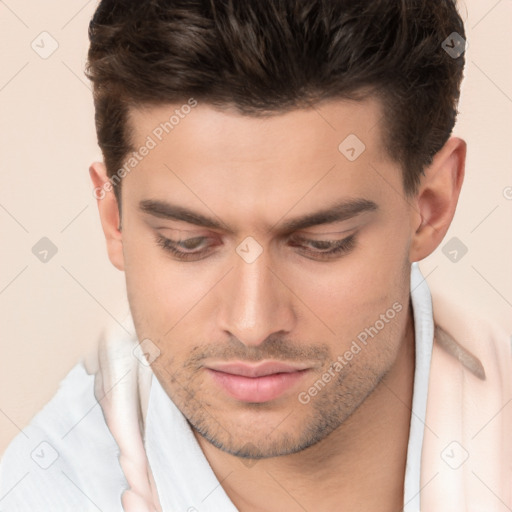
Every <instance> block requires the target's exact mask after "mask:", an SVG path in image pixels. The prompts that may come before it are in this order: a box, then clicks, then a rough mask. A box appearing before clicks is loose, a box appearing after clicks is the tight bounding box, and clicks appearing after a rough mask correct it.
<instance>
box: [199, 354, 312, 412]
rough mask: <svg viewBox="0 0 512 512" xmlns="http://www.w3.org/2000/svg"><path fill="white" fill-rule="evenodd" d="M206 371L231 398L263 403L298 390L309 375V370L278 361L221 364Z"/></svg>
mask: <svg viewBox="0 0 512 512" xmlns="http://www.w3.org/2000/svg"><path fill="white" fill-rule="evenodd" d="M205 369H206V371H207V372H208V374H209V375H210V376H211V378H212V380H213V382H214V383H215V385H216V386H218V387H220V388H221V389H222V390H223V391H224V392H225V393H226V394H227V395H229V396H230V397H231V398H235V399H236V400H239V401H242V402H252V403H262V402H268V401H271V400H275V399H276V398H278V397H280V396H281V395H283V394H284V393H285V392H286V391H288V390H290V389H291V388H293V387H295V386H296V385H297V383H298V382H299V381H300V380H302V378H303V377H304V375H305V374H307V373H308V371H309V369H310V366H308V365H306V364H303V365H297V364H288V363H281V362H278V361H265V362H262V363H259V364H247V363H242V362H218V363H215V364H210V365H208V366H207V367H206V368H205Z"/></svg>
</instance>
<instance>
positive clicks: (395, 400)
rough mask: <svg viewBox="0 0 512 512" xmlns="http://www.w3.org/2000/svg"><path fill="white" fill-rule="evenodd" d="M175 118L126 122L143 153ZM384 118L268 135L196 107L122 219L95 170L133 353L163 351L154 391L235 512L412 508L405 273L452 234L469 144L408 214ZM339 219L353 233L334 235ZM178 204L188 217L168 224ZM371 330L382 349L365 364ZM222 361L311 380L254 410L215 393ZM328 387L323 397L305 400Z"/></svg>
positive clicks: (362, 117)
mask: <svg viewBox="0 0 512 512" xmlns="http://www.w3.org/2000/svg"><path fill="white" fill-rule="evenodd" d="M179 107H180V106H179V105H172V106H169V105H167V106H161V107H154V108H151V109H145V110H137V111H135V110H134V111H133V112H132V118H131V122H132V126H133V127H134V141H135V147H136V148H140V147H141V146H143V145H144V144H146V142H145V141H147V140H148V139H147V137H148V136H152V137H153V138H155V137H156V136H155V131H154V130H155V128H156V127H158V126H159V123H161V122H163V121H165V120H166V119H168V118H169V115H170V114H172V112H173V110H174V109H175V108H179ZM381 120H382V113H381V110H380V106H379V104H378V103H377V102H376V101H374V100H370V99H369V100H365V101H363V102H359V103H355V102H347V101H340V100H338V101H330V102H325V103H324V104H322V105H318V106H316V107H315V108H314V109H306V110H296V111H293V112H289V113H287V114H280V115H278V116H275V117H271V118H266V119H255V118H249V117H244V116H241V115H239V114H237V113H236V112H234V111H231V110H227V111H223V112H220V111H217V110H214V109H213V108H211V107H210V106H208V105H204V104H198V105H197V106H195V107H194V108H193V109H191V111H190V112H189V113H187V115H186V116H183V117H182V118H180V121H179V124H177V125H176V126H174V128H173V129H172V131H170V132H169V133H167V134H164V135H163V136H162V140H157V143H156V144H155V147H153V148H151V149H150V150H149V151H143V152H144V153H146V154H145V155H144V156H143V158H141V159H140V161H138V162H137V164H136V166H135V167H134V168H133V170H131V171H130V172H129V173H127V175H126V176H125V177H124V178H123V180H122V199H121V202H122V218H120V215H119V211H118V204H117V202H116V199H115V196H114V194H113V192H112V190H111V189H110V188H109V187H108V186H107V185H106V184H108V178H107V176H106V172H105V167H104V165H103V164H102V163H98V162H96V163H93V164H92V165H91V167H90V174H91V178H92V181H93V184H94V186H95V187H104V188H103V189H102V190H105V191H106V194H104V197H102V198H101V199H99V200H98V206H99V211H100V217H101V222H102V226H103V230H104V233H105V237H106V241H107V249H108V254H109V258H110V260H111V262H112V263H113V264H114V265H115V266H116V267H117V268H118V269H120V270H123V271H124V272H125V273H126V282H127V290H128V298H129V301H130V308H131V311H132V315H133V318H134V323H135V327H136V331H137V335H138V337H139V339H140V340H142V339H145V338H149V339H150V340H152V342H153V343H154V344H155V346H157V347H158V349H159V350H160V356H159V357H158V358H157V359H156V360H155V361H154V362H153V363H152V368H153V371H154V373H155V375H156V376H157V378H158V379H159V381H160V382H161V384H162V386H163V388H164V389H165V390H166V392H167V393H168V395H169V396H170V397H171V399H172V400H173V401H174V402H175V403H176V405H177V406H178V408H179V409H180V410H181V411H182V413H183V414H184V415H185V417H186V418H187V419H188V421H189V423H190V424H191V426H192V428H193V429H194V433H195V435H196V438H197V440H198V442H199V444H200V446H201V448H202V450H203V452H204V454H205V456H206V458H207V459H208V461H209V463H210V465H211V466H212V468H213V470H214V472H215V473H216V475H217V477H218V479H219V481H220V482H221V485H222V486H223V488H224V489H225V491H226V493H227V494H228V496H229V497H230V499H231V500H232V501H233V503H234V504H235V506H236V507H237V508H238V509H239V510H241V511H243V512H252V511H265V512H274V511H276V512H277V511H282V510H289V511H295V510H297V511H303V510H308V511H312V510H315V511H327V510H329V511H330V510H365V511H369V512H371V511H379V512H382V511H390V512H393V511H398V510H400V509H401V508H402V507H403V481H404V473H405V458H406V454H407V440H408V432H409V422H410V414H411V413H410V408H411V400H412V386H413V377H414V325H413V319H412V316H411V309H410V303H409V301H410V296H409V285H410V284H409V283H410V264H411V262H413V261H419V260H421V259H423V258H425V257H426V256H428V255H429V254H430V253H431V252H432V251H433V250H434V249H435V248H436V247H437V246H438V245H439V243H440V242H441V240H442V239H443V237H444V235H445V233H446V231H447V229H448V227H449V225H450V222H451V220H452V218H453V214H454V211H455V207H456V204H457V199H458V195H459V191H460V187H461V185H462V180H463V175H464V163H465V154H466V145H465V143H464V141H462V140H461V139H458V138H456V137H452V138H450V139H449V140H448V141H447V143H446V144H445V146H444V147H443V148H442V149H441V150H440V151H439V152H438V153H437V154H436V155H435V157H434V160H433V162H432V164H431V165H430V166H429V167H428V169H426V170H425V176H423V177H422V179H421V184H420V187H419V189H418V191H417V193H416V194H415V195H414V196H411V195H409V196H407V194H406V193H405V191H404V189H403V184H402V174H401V169H400V167H399V165H398V164H397V163H396V162H395V161H393V159H392V158H391V157H390V156H389V155H388V154H387V152H386V150H385V148H384V147H383V144H382V142H381V140H382V134H381V124H382V123H381ZM157 133H158V132H157ZM350 134H355V135H356V136H357V137H358V139H360V140H361V141H363V143H364V145H365V149H364V151H362V152H361V151H360V149H359V150H357V151H355V153H357V154H356V158H355V159H352V160H351V159H349V158H347V153H346V152H345V153H344V150H343V147H342V149H341V150H340V149H339V145H340V143H342V141H344V140H345V139H346V137H347V136H348V135H350ZM349 140H350V139H349ZM356 142H357V141H356ZM342 146H343V145H342ZM356 146H357V144H356ZM349 147H354V140H353V139H352V140H351V142H350V144H349ZM141 153H142V152H141ZM348 155H349V156H350V157H353V156H354V152H351V151H349V153H348ZM118 186H119V185H118ZM156 202H158V204H157V203H156ZM163 203H165V204H163ZM339 203H343V204H344V206H343V207H342V209H343V210H344V213H345V215H344V216H343V217H339V216H338V218H337V219H333V218H332V213H333V211H330V214H331V217H330V219H326V218H325V214H326V210H333V207H334V206H335V205H338V209H337V212H338V213H339V212H340V208H339ZM169 205H173V206H179V207H180V208H181V210H180V212H181V213H183V209H184V208H185V209H187V211H188V216H187V217H183V215H182V217H181V219H179V220H178V219H177V218H176V217H171V215H170V206H169ZM354 205H356V207H354ZM361 205H363V207H361ZM165 212H166V213H165ZM176 212H177V210H176V208H174V210H173V211H172V212H171V213H172V214H173V215H174V216H175V215H176ZM191 212H192V213H194V214H196V217H197V214H199V215H201V216H203V217H208V218H209V219H210V221H211V222H210V223H209V225H206V224H201V225H200V223H199V220H198V219H197V218H195V219H193V218H192V217H191V215H190V213H191ZM319 212H322V213H323V214H324V218H323V220H322V221H320V220H319V218H318V217H317V219H316V223H315V222H314V223H313V224H311V223H310V225H308V226H307V227H304V226H302V227H300V226H299V227H298V225H297V224H296V223H295V224H294V225H293V226H292V224H290V223H289V222H290V221H292V220H294V221H298V219H299V218H300V219H302V220H304V217H306V216H310V215H311V214H313V213H319ZM120 223H121V229H119V227H120ZM287 223H288V224H287ZM292 227H293V229H291V228H292ZM352 235H353V236H352ZM351 236H352V240H350V239H349V238H350V237H351ZM158 237H165V238H167V239H170V240H172V241H173V242H172V247H174V248H175V249H178V250H179V251H180V253H179V254H177V253H172V254H171V253H170V252H169V249H166V248H164V247H163V246H162V245H161V243H160V244H159V243H158V240H157V239H158ZM247 237H252V239H253V240H254V241H255V242H256V244H254V242H251V243H252V244H253V245H252V246H251V248H250V251H252V254H253V255H254V254H255V253H254V251H255V250H256V249H255V247H256V248H258V247H259V249H261V251H260V253H259V254H257V256H256V257H255V258H254V259H253V260H252V261H250V262H248V261H247V260H245V259H244V258H242V257H241V254H243V253H241V252H240V250H239V251H237V248H238V249H240V247H242V248H245V250H246V251H247V250H248V247H249V246H248V245H247V243H248V242H247ZM347 240H348V241H347ZM333 247H341V249H340V250H339V251H338V252H332V251H331V253H329V252H328V251H329V250H331V249H332V248H333ZM381 315H388V316H386V318H385V320H386V321H385V322H383V321H382V322H381V323H380V324H378V323H376V322H378V321H379V319H381V318H383V317H382V316H381ZM388 317H392V318H388ZM381 325H382V328H381V327H380V326H381ZM372 326H379V327H378V329H376V330H377V331H378V332H376V333H374V336H372V337H371V338H368V340H367V341H368V342H367V343H366V344H364V345H363V344H361V343H359V345H360V346H359V348H360V350H359V351H357V350H354V345H353V343H354V341H355V340H358V339H359V338H358V336H361V333H363V332H368V331H367V329H369V328H370V327H372ZM363 336H364V335H363ZM351 347H352V348H351ZM351 350H353V352H356V353H353V355H352V356H350V355H349V356H348V357H347V358H346V359H344V363H343V365H341V367H340V366H338V367H337V368H335V367H334V362H335V361H337V360H338V357H339V356H342V355H344V354H347V351H348V352H350V351H351ZM226 361H227V362H233V361H234V362H241V363H245V364H248V365H255V364H257V363H261V362H269V361H275V362H280V363H287V364H289V365H295V366H297V367H298V366H300V367H301V368H303V369H304V371H303V372H301V373H300V375H299V374H298V373H297V379H296V380H294V381H293V382H294V383H293V384H292V385H290V386H289V387H287V388H286V389H285V390H284V391H282V392H279V393H277V394H276V396H272V397H271V398H268V399H263V398H261V396H262V395H261V394H260V395H258V396H259V399H256V398H255V399H254V400H253V401H252V400H248V399H241V398H240V397H238V398H236V397H234V396H232V395H231V394H230V393H229V392H227V391H226V389H225V388H224V387H223V386H222V385H220V384H219V381H218V380H216V375H218V372H217V373H216V370H214V369H213V368H212V367H213V366H215V365H216V364H218V363H219V362H220V363H222V362H226ZM326 374H329V375H330V377H327V378H326V377H325V375H326ZM319 379H324V383H325V381H327V382H326V383H325V386H324V385H323V384H322V386H320V387H319V389H317V391H316V392H315V391H310V390H311V389H312V388H314V387H315V385H317V386H318V380H319ZM315 383H316V384H315ZM258 389H259V388H258ZM301 393H302V394H301ZM255 396H256V395H255ZM300 397H302V398H303V399H302V401H301V400H300V399H299V398H300ZM304 397H309V398H308V399H307V400H304Z"/></svg>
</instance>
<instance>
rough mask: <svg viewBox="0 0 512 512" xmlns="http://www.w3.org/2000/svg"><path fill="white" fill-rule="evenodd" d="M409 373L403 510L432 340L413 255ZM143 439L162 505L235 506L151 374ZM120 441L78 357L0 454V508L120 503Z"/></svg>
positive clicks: (412, 509) (188, 511)
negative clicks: (413, 352)
mask: <svg viewBox="0 0 512 512" xmlns="http://www.w3.org/2000/svg"><path fill="white" fill-rule="evenodd" d="M411 301H412V307H413V314H414V329H415V346H416V360H415V374H414V388H413V401H412V414H411V424H410V435H409V444H408V450H407V461H406V472H405V482H404V487H405V489H404V512H418V511H419V510H420V506H419V499H420V496H419V492H420V463H421V449H422V444H423V429H424V422H425V412H426V403H427V391H428V378H429V370H430V359H431V353H432V343H433V331H434V326H433V318H432V304H431V296H430V291H429V289H428V286H427V284H426V282H425V280H424V278H423V276H422V275H421V272H420V270H419V268H418V264H417V263H413V264H412V268H411ZM145 448H146V453H147V457H148V460H149V464H150V466H151V470H152V473H153V476H154V479H155V482H156V485H157V488H158V494H159V499H160V504H161V506H162V509H163V510H164V512H178V511H183V512H196V511H197V512H236V511H237V509H236V507H235V506H234V504H233V503H232V502H231V500H230V499H229V497H228V496H227V494H226V493H225V491H224V489H223V488H222V486H221V484H220V483H219V481H218V479H217V477H216V476H215V474H214V473H213V470H212V469H211V467H210V465H209V463H208V461H207V459H206V458H205V456H204V454H203V452H202V450H201V448H200V446H199V444H198V443H197V440H196V439H195V437H194V434H193V433H192V430H191V428H190V426H189V424H188V422H187V420H186V419H185V417H184V416H183V415H182V413H181V412H180V411H179V409H178V408H177V407H176V406H175V405H174V403H173V402H172V401H171V400H170V398H169V397H168V395H167V394H166V392H165V391H164V389H163V388H162V387H161V385H160V383H159V381H158V379H157V378H156V377H155V376H153V377H152V383H151V391H150V397H149V402H148V410H147V417H146V431H145ZM118 454H119V450H118V447H117V444H116V442H115V440H114V438H113V437H112V434H111V433H110V431H109V429H108V427H107V425H106V424H105V420H104V418H103V414H102V410H101V407H100V405H99V404H98V402H97V401H96V398H95V397H94V376H93V375H88V374H87V373H86V371H85V368H84V366H83V364H82V363H79V364H77V365H76V366H75V367H74V368H73V369H72V370H71V371H70V372H69V374H68V375H67V376H66V378H65V379H64V380H63V381H62V382H61V384H60V386H59V390H58V391H57V393H56V394H55V396H54V397H53V398H52V400H50V402H49V403H48V404H47V405H46V406H45V407H44V408H43V409H42V411H41V412H39V413H38V414H37V415H36V416H35V417H34V419H33V420H32V422H31V423H30V425H29V426H27V427H26V428H25V429H23V431H22V432H21V433H20V434H18V436H16V438H15V439H14V440H13V441H12V443H11V444H10V445H9V446H8V448H7V450H6V452H5V453H4V455H3V457H2V460H1V464H0V512H38V511H44V512H48V511H52V512H60V511H88V510H91V511H93V510H94V511H97V510H101V511H104V512H110V511H114V512H118V511H119V512H120V511H122V506H121V494H122V493H123V491H124V490H125V489H126V488H127V487H128V486H127V483H126V479H125V478H124V475H123V472H122V471H121V467H120V465H119V461H118Z"/></svg>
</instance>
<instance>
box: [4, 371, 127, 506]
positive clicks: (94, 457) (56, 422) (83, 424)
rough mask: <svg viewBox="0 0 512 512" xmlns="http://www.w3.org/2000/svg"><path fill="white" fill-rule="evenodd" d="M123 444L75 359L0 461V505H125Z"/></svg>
mask: <svg viewBox="0 0 512 512" xmlns="http://www.w3.org/2000/svg"><path fill="white" fill-rule="evenodd" d="M118 455H119V450H118V447H117V444H116V443H115V441H114V439H113V437H112V435H111V433H110V431H109V429H108V427H107V425H106V423H105V420H104V418H103V413H102V409H101V406H100V404H99V403H98V401H97V400H96V398H95V396H94V375H90V374H88V373H87V372H86V370H85V367H84V365H83V364H82V363H79V364H77V365H76V366H74V367H73V368H72V370H71V371H70V372H69V373H68V374H67V376H66V377H65V378H64V379H63V380H62V381H61V383H60V385H59V389H58V391H57V392H56V394H55V395H54V396H53V398H52V399H51V400H50V401H49V402H48V403H47V404H46V405H45V407H44V408H43V409H42V410H41V411H40V412H39V413H38V414H37V415H36V416H35V417H34V418H33V420H32V421H31V422H30V424H29V425H28V426H27V427H26V428H24V429H23V431H21V432H20V433H19V434H18V435H17V436H16V437H15V438H14V440H13V441H12V442H11V443H10V444H9V446H8V447H7V450H6V451H5V453H4V454H3V456H2V458H1V461H0V509H2V510H9V511H13V512H14V511H31V512H34V511H47V510H52V511H60V510H62V511H64V510H89V509H91V510H92V509H94V510H97V508H99V509H102V510H113V511H115V510H121V501H120V496H121V493H122V491H123V490H124V489H125V488H126V487H127V485H126V482H125V479H124V476H123V473H122V471H121V468H120V465H119V461H118Z"/></svg>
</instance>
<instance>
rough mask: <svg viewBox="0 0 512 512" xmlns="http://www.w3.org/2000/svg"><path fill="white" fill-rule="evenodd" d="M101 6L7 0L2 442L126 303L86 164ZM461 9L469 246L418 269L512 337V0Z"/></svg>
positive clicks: (1, 208)
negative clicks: (90, 62)
mask: <svg viewBox="0 0 512 512" xmlns="http://www.w3.org/2000/svg"><path fill="white" fill-rule="evenodd" d="M96 3H97V2H96V1H91V0H90V1H89V2H83V3H82V2H79V1H72V2H64V1H56V0H54V1H48V2H44V5H41V4H40V3H39V2H35V1H32V2H27V1H22V0H6V2H0V33H1V34H2V38H3V44H2V58H1V64H2V65H1V66H0V123H1V125H0V126H1V128H0V129H1V138H0V140H1V147H2V152H1V184H2V186H1V187H0V224H1V233H2V250H1V262H2V263H1V265H0V311H1V322H2V323H1V325H2V338H1V342H0V343H1V346H0V348H1V351H0V354H1V356H0V453H2V452H3V450H4V449H5V446H6V445H7V443H8V442H9V440H10V439H12V438H13V437H14V436H15V435H16V434H17V433H18V432H19V431H20V429H22V428H23V427H24V426H25V425H26V424H27V423H28V422H29V420H30V418H31V417H32V416H33V415H34V414H35V413H36V412H37V411H38V410H39V409H40V408H41V407H42V406H43V405H44V404H45V403H46V402H47V401H48V399H49V398H50V397H51V396H52V395H53V394H54V392H55V390H56V389H57V386H58V383H59V381H60V380H61V379H62V378H63V377H64V376H65V375H66V373H67V372H68V371H69V370H70V368H71V367H72V366H73V365H74V364H75V363H76V362H77V361H78V360H79V358H80V357H81V356H82V355H83V354H85V353H86V352H87V351H89V350H90V349H91V348H92V347H93V346H94V344H95V343H96V340H97V337H98V335H99V333H100V330H101V328H102V326H104V325H105V324H106V323H107V322H108V321H109V320H111V317H114V318H116V319H122V318H123V316H124V315H126V313H127V311H128V309H127V308H128V306H127V304H126V299H125V288H124V276H123V274H122V273H120V272H118V271H117V270H116V269H115V268H114V267H113V266H111V264H110V262H109V261H108V259H107V255H106V250H105V246H104V242H103V235H102V232H101V228H100V224H99V220H98V215H97V209H96V204H95V200H94V199H93V197H92V194H91V185H90V183H89V175H88V166H89V164H90V162H92V161H93V160H99V159H100V158H101V154H100V152H99V149H98V147H97V145H96V136H95V132H94V123H93V120H94V111H93V105H92V98H91V91H90V87H89V84H88V82H87V80H86V79H85V77H84V76H83V67H84V64H85V58H86V53H87V46H88V40H87V26H88V23H89V19H90V17H91V16H92V14H93V12H94V9H95V7H96ZM461 11H462V15H463V18H464V20H465V21H466V31H467V39H468V48H467V54H466V57H467V64H466V78H465V81H464V84H463V91H462V99H461V103H460V111H461V114H460V118H459V121H458V124H457V126H456V128H455V130H454V134H455V135H458V136H461V137H462V138H464V139H465V140H466V141H467V142H468V159H467V171H466V172H467V175H466V181H465V185H464V189H463V193H462V198H461V201H460V205H459V209H458V213H457V214H456V217H455V220H454V222H453V225H452V227H451V229H450V232H449V233H448V235H447V237H446V239H445V241H444V242H443V244H442V246H444V244H445V243H446V242H447V241H448V240H450V239H451V238H452V237H457V238H459V239H460V240H461V241H462V242H463V243H464V244H465V245H466V246H467V247H468V252H467V254H466V255H465V256H464V257H463V258H462V259H460V261H458V262H457V263H453V262H452V261H450V260H449V259H448V258H447V257H446V256H445V255H444V254H443V253H442V251H441V248H442V247H441V248H439V249H438V251H436V253H435V254H434V255H432V256H431V257H429V258H428V259H427V260H425V261H424V262H422V264H421V268H422V270H423V272H424V274H425V275H427V276H428V277H427V280H428V282H429V284H431V285H434V286H439V285H442V286H444V287H445V288H447V289H449V290H450V291H451V292H452V293H453V294H454V297H455V299H454V300H457V301H460V302H461V303H465V304H470V305H472V306H474V307H477V308H478V309H479V310H480V311H481V313H482V314H483V315H485V316H487V317H489V318H492V319H493V320H495V321H496V322H498V323H499V324H501V325H502V327H503V328H504V329H505V330H506V332H507V333H509V334H510V333H512V315H511V312H512V272H511V264H510V262H511V261H512V238H511V236H510V234H511V233H512V215H511V209H512V175H511V172H510V169H511V167H512V152H511V146H512V139H511V135H512V129H511V128H512V126H511V125H512V115H511V114H512V71H511V66H510V62H511V54H512V51H511V43H512V31H511V30H510V25H511V21H512V1H511V0H499V1H496V0H492V1H483V0H467V1H466V2H465V3H464V4H462V6H461ZM43 31H46V32H48V33H49V34H51V37H53V38H54V39H55V40H56V41H57V43H58V45H59V46H58V49H57V50H56V51H55V52H54V53H53V54H52V55H51V56H50V57H48V58H47V59H43V58H41V57H40V56H39V55H38V54H37V53H36V52H35V51H34V50H33V49H32V47H31V44H32V41H34V40H36V43H37V42H38V41H40V40H41V37H38V36H39V34H41V32H43ZM42 37H47V38H48V36H42ZM39 44H40V46H42V44H41V43H39ZM45 48H46V49H48V48H50V39H45ZM42 237H48V238H49V239H50V240H51V241H52V242H53V243H54V244H55V245H56V246H57V249H58V252H57V254H56V255H55V256H54V257H53V258H51V259H50V260H49V261H48V262H47V263H42V262H41V261H39V260H38V259H37V258H36V257H35V256H34V254H33V253H32V247H33V246H34V245H35V244H36V242H38V241H39V240H40V239H41V238H42Z"/></svg>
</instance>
